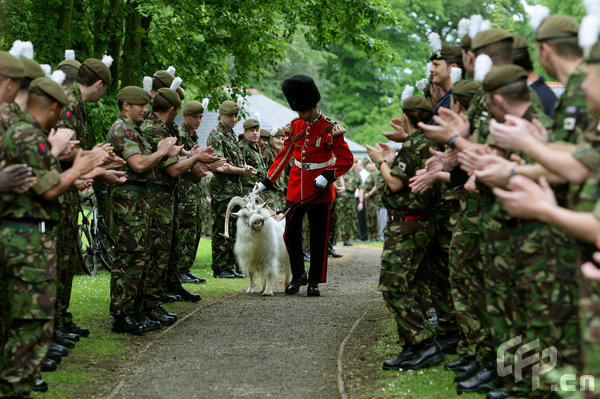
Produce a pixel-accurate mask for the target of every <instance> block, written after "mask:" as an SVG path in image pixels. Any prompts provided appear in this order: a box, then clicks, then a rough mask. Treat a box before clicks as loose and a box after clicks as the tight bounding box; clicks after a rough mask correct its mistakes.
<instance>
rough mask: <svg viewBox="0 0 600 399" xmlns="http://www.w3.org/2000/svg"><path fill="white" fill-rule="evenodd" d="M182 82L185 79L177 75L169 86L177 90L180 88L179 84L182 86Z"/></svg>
mask: <svg viewBox="0 0 600 399" xmlns="http://www.w3.org/2000/svg"><path fill="white" fill-rule="evenodd" d="M181 82H183V79H181V78H180V77H179V76H177V77H176V78H175V79H173V81H172V82H171V86H170V87H169V89H171V90H177V89H179V86H181Z"/></svg>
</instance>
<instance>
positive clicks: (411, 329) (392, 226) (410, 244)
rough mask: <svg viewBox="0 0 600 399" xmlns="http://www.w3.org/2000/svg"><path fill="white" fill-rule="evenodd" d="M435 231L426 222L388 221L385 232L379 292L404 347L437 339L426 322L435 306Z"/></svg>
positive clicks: (427, 221) (432, 329)
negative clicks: (431, 272) (431, 259)
mask: <svg viewBox="0 0 600 399" xmlns="http://www.w3.org/2000/svg"><path fill="white" fill-rule="evenodd" d="M433 231H434V228H433V225H432V223H431V222H430V221H429V220H427V219H421V220H410V221H399V220H393V221H391V220H388V224H387V226H386V228H385V241H384V244H383V252H382V254H381V275H380V277H379V287H378V289H379V291H382V293H383V299H384V301H385V303H386V305H387V307H388V309H389V310H390V311H391V312H392V314H393V315H394V318H395V319H396V324H397V327H398V336H399V338H400V343H401V344H402V345H405V344H418V343H421V342H423V341H425V340H427V339H428V338H431V337H432V336H433V335H434V328H433V326H432V325H431V324H430V323H429V321H428V318H427V313H428V310H429V309H430V308H431V306H432V303H431V300H430V298H429V282H428V281H427V277H428V273H427V262H428V258H427V251H428V249H429V247H430V243H431V237H432V236H433Z"/></svg>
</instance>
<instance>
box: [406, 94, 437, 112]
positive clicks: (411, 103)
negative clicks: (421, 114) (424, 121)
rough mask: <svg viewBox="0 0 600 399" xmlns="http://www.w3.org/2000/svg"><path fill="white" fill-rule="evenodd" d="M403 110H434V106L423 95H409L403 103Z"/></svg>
mask: <svg viewBox="0 0 600 399" xmlns="http://www.w3.org/2000/svg"><path fill="white" fill-rule="evenodd" d="M402 111H429V112H433V107H432V106H431V104H429V101H427V100H425V98H423V97H417V96H413V97H409V98H407V99H406V100H404V102H403V103H402Z"/></svg>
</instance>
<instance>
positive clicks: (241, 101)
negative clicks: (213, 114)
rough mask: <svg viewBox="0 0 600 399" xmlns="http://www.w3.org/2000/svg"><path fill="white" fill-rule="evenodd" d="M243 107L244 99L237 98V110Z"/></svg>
mask: <svg viewBox="0 0 600 399" xmlns="http://www.w3.org/2000/svg"><path fill="white" fill-rule="evenodd" d="M243 105H244V98H243V97H238V99H237V106H238V107H239V108H242V106H243Z"/></svg>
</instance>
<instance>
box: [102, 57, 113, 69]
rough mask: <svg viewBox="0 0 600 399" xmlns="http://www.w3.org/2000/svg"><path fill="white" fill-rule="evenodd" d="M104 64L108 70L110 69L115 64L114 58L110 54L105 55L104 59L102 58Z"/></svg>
mask: <svg viewBox="0 0 600 399" xmlns="http://www.w3.org/2000/svg"><path fill="white" fill-rule="evenodd" d="M102 63H103V64H104V65H106V67H107V68H110V66H111V65H112V63H113V57H111V56H110V55H108V54H104V57H102Z"/></svg>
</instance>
